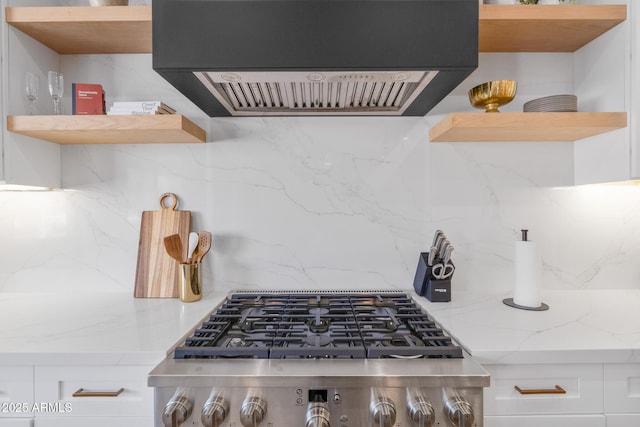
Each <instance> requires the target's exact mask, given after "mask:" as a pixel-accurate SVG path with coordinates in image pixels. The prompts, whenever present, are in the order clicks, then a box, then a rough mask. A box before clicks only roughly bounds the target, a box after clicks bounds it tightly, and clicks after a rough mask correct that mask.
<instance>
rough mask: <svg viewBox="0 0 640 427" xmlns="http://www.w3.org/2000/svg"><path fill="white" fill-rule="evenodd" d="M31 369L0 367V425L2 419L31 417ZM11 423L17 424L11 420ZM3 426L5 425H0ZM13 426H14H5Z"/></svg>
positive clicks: (28, 367) (25, 367) (29, 367)
mask: <svg viewBox="0 0 640 427" xmlns="http://www.w3.org/2000/svg"><path fill="white" fill-rule="evenodd" d="M32 403H33V367H31V366H3V367H0V423H3V422H5V421H7V422H9V421H10V420H4V418H22V417H31V413H30V410H31V407H30V406H31V404H32ZM13 422H17V421H15V420H13ZM0 425H2V426H4V425H5V424H0ZM7 425H14V424H7Z"/></svg>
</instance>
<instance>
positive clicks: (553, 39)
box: [6, 4, 627, 54]
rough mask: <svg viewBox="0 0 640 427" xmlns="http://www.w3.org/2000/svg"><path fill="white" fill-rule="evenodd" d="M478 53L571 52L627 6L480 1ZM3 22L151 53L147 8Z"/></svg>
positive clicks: (43, 13) (81, 50)
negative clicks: (518, 3)
mask: <svg viewBox="0 0 640 427" xmlns="http://www.w3.org/2000/svg"><path fill="white" fill-rule="evenodd" d="M479 16H480V21H479V49H480V52H574V51H575V50H577V49H579V48H580V47H582V46H584V45H585V44H587V43H589V42H590V41H591V40H593V39H595V38H596V37H598V36H599V35H601V34H603V33H605V32H607V31H608V30H609V29H611V28H613V27H614V26H616V25H618V24H619V23H621V22H623V21H624V20H625V19H626V17H627V7H626V5H606V4H602V5H579V4H577V5H480V11H479ZM6 19H7V22H8V23H9V24H10V25H12V26H14V27H15V28H18V29H20V30H21V31H23V32H24V33H26V34H28V35H29V36H31V37H33V38H34V39H36V40H38V41H39V42H41V43H43V44H44V45H46V46H48V47H50V48H51V49H53V50H54V51H56V52H58V53H60V54H90V53H151V6H109V7H8V8H6Z"/></svg>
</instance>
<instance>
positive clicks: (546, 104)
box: [523, 95, 578, 113]
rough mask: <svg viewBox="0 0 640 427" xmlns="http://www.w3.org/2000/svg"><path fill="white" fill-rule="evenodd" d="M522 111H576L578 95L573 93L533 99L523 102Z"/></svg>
mask: <svg viewBox="0 0 640 427" xmlns="http://www.w3.org/2000/svg"><path fill="white" fill-rule="evenodd" d="M523 109H524V112H525V113H532V112H537V113H540V112H546V113H550V112H575V111H578V97H577V96H575V95H553V96H545V97H544V98H538V99H533V100H531V101H529V102H526V103H525V104H524V107H523Z"/></svg>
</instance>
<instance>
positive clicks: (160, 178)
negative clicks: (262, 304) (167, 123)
mask: <svg viewBox="0 0 640 427" xmlns="http://www.w3.org/2000/svg"><path fill="white" fill-rule="evenodd" d="M439 119H440V117H437V116H433V117H430V116H428V117H425V118H384V119H380V118H264V119H262V118H244V119H225V118H217V119H211V120H210V128H209V129H208V131H209V141H212V142H209V143H207V144H186V145H174V144H168V145H162V144H158V145H94V146H92V145H83V146H65V147H63V155H62V162H63V164H62V166H63V170H64V182H63V184H64V187H65V190H64V191H53V192H39V193H0V204H1V205H2V209H0V238H1V241H2V244H1V245H0V292H39V291H45V292H48V291H51V292H77V291H89V292H94V291H95V292H98V291H118V292H119V291H122V292H131V293H132V292H133V284H134V278H135V268H136V257H137V244H138V236H139V229H140V218H141V213H142V211H144V210H156V209H157V208H158V200H159V197H160V195H161V194H162V193H164V192H174V193H176V194H177V195H178V196H179V198H180V208H181V209H183V210H190V211H191V212H192V224H193V225H192V229H193V230H195V231H197V230H209V231H211V232H212V234H213V250H212V252H211V253H210V254H209V255H208V256H207V258H206V259H205V264H204V265H205V270H204V283H205V292H207V291H210V290H211V289H217V290H226V289H228V290H231V289H236V288H265V289H381V288H399V289H410V288H411V285H412V281H413V276H414V272H415V268H416V264H417V260H418V254H419V253H420V252H421V251H425V250H427V249H428V247H429V246H430V244H431V240H432V235H433V233H434V231H435V230H436V229H443V230H444V231H445V232H446V233H447V235H448V237H449V239H450V240H451V241H452V243H453V245H454V246H455V248H456V251H455V252H454V255H453V260H454V262H455V263H456V266H457V271H456V274H455V276H454V278H453V287H454V298H455V289H465V290H481V289H491V290H504V291H508V290H509V289H511V282H512V276H513V256H514V254H513V251H514V241H516V240H518V239H519V236H520V229H522V228H527V229H529V230H530V232H529V235H530V238H531V240H536V241H538V242H539V244H540V247H541V249H542V259H543V274H542V283H543V289H602V288H605V289H613V288H640V267H639V265H640V264H639V263H638V260H640V187H631V186H629V187H623V186H588V187H579V186H578V187H574V186H572V182H573V167H572V165H573V144H572V143H517V144H514V143H503V144H500V143H481V144H466V143H451V144H448V143H447V144H432V143H429V142H428V130H429V127H430V126H432V125H433V124H434V123H436V122H437V120H439Z"/></svg>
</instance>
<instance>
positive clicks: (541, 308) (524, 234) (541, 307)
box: [502, 229, 549, 311]
mask: <svg viewBox="0 0 640 427" xmlns="http://www.w3.org/2000/svg"><path fill="white" fill-rule="evenodd" d="M520 231H521V232H522V242H528V241H529V238H528V235H527V234H528V232H529V230H526V229H524V230H520ZM516 249H517V248H516ZM516 260H517V255H516ZM514 294H515V290H514ZM514 297H515V295H514ZM502 302H503V303H504V304H506V305H508V306H509V307H513V308H518V309H521V310H530V311H545V310H549V306H548V305H547V304H545V303H543V302H542V301H540V305H539V306H537V307H536V306H528V305H520V304H516V303H515V302H514V298H505V299H503V300H502Z"/></svg>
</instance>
